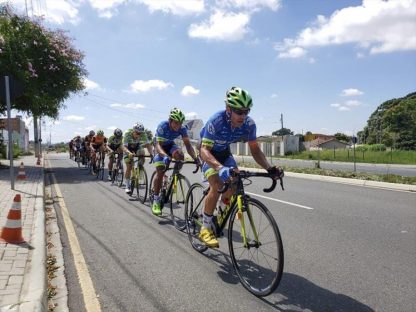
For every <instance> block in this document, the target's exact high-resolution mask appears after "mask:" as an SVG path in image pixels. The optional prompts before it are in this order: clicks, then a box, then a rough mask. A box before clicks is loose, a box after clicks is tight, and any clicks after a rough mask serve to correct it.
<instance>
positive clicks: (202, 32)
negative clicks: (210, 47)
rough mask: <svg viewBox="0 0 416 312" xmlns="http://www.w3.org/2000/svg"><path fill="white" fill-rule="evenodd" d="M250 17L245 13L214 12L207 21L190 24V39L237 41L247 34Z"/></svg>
mask: <svg viewBox="0 0 416 312" xmlns="http://www.w3.org/2000/svg"><path fill="white" fill-rule="evenodd" d="M249 22H250V15H249V14H247V13H226V12H222V11H216V12H215V13H214V14H213V15H211V17H210V18H209V21H204V22H202V23H200V24H192V25H191V26H190V27H189V29H188V35H189V37H191V38H200V39H207V40H225V41H237V40H240V39H242V38H243V37H244V35H245V34H246V33H247V32H248V28H247V26H248V23H249Z"/></svg>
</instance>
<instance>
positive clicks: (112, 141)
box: [108, 128, 123, 181]
mask: <svg viewBox="0 0 416 312" xmlns="http://www.w3.org/2000/svg"><path fill="white" fill-rule="evenodd" d="M108 150H109V151H110V153H111V154H110V156H109V161H108V181H111V172H112V171H113V163H114V159H115V157H114V153H118V154H119V157H120V155H122V154H123V131H122V130H121V129H119V128H117V129H115V130H114V132H113V135H112V136H110V138H109V139H108Z"/></svg>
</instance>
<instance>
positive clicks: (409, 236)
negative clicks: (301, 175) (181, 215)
mask: <svg viewBox="0 0 416 312" xmlns="http://www.w3.org/2000/svg"><path fill="white" fill-rule="evenodd" d="M47 158H48V159H49V161H50V164H51V166H52V170H51V171H52V172H53V174H54V175H55V177H56V179H57V181H58V187H59V189H60V190H61V192H62V195H63V199H64V201H65V204H66V207H67V209H68V212H69V215H70V218H71V220H72V223H73V225H74V227H75V234H76V236H77V238H78V240H79V244H80V246H81V251H82V254H83V256H84V258H85V260H86V263H87V266H88V270H89V274H90V276H91V279H92V282H93V285H94V288H95V292H96V293H97V295H98V296H99V301H100V304H101V308H102V310H103V311H220V310H221V311H354V312H359V311H389V312H392V311H400V312H403V311H416V301H415V300H414V295H415V290H416V275H415V271H416V248H415V242H416V194H414V193H410V192H397V191H387V190H380V189H372V188H365V187H356V186H350V185H344V184H335V183H328V182H321V181H311V180H304V179H297V178H289V177H288V178H286V179H285V189H286V190H285V191H275V192H273V193H272V194H264V193H262V192H261V189H262V188H263V187H264V186H265V185H266V184H268V183H269V182H268V181H263V180H262V179H258V180H256V183H255V184H253V185H252V186H250V187H249V188H247V190H248V191H249V192H251V193H253V194H259V195H261V196H267V197H270V199H267V198H263V197H258V199H260V200H261V201H262V202H263V203H264V204H266V205H267V206H268V207H269V209H270V210H271V211H272V213H273V215H274V218H275V219H276V221H277V223H278V225H279V228H280V231H281V234H282V239H283V243H284V251H285V268H284V275H283V278H282V281H281V284H280V286H279V287H278V289H277V290H276V291H275V293H273V294H272V295H270V296H268V297H265V298H263V299H259V298H257V297H255V296H253V295H251V294H249V293H248V292H247V291H246V290H245V289H244V288H243V287H242V286H241V285H240V284H239V281H238V279H237V277H236V276H235V275H234V274H233V269H232V264H231V262H230V258H229V256H228V250H227V248H226V247H227V242H226V239H225V238H222V239H220V245H221V247H220V249H219V250H209V251H207V252H206V253H205V254H204V255H203V254H199V253H197V252H196V251H194V250H193V249H192V248H191V245H190V243H189V241H188V238H187V236H186V234H185V233H182V232H179V231H177V230H176V229H175V228H174V226H173V225H172V224H171V223H170V221H169V219H167V218H166V217H162V218H158V217H154V216H153V215H152V214H151V211H150V208H149V206H148V204H147V203H146V205H141V204H139V203H138V202H136V201H132V200H129V198H128V196H126V195H125V194H124V190H122V189H120V188H118V187H116V186H113V185H111V183H108V182H101V181H98V182H97V181H96V180H95V178H93V177H92V176H90V175H88V174H87V173H86V172H85V170H80V169H78V168H76V167H75V163H74V162H73V161H71V160H69V159H68V158H67V154H65V155H63V154H49V155H48V156H47ZM191 169H192V170H193V169H194V168H189V167H188V168H184V169H183V170H184V172H185V174H186V175H187V176H189V177H190V178H192V180H193V181H197V180H199V179H200V177H199V175H192V174H191V173H190V172H191ZM149 170H150V167H149ZM276 200H281V201H284V202H279V201H276ZM294 204H295V205H294ZM296 204H297V205H298V206H296ZM299 205H301V206H299ZM302 206H303V207H302ZM301 207H302V208H301ZM305 208H310V209H305ZM57 209H58V215H59V219H60V221H59V222H60V227H61V232H62V234H63V235H62V237H63V240H64V246H65V248H64V256H65V267H66V272H67V280H68V284H69V292H70V296H69V305H70V310H71V311H85V309H84V308H83V305H84V303H83V297H82V290H81V288H80V286H79V284H78V279H77V277H76V276H77V275H76V274H77V273H76V271H75V266H74V263H73V259H72V254H71V252H70V250H69V243H68V241H67V237H66V230H65V227H64V226H63V224H62V215H61V212H60V211H59V210H60V209H59V207H57Z"/></svg>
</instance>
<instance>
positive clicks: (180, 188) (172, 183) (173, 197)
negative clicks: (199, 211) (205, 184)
mask: <svg viewBox="0 0 416 312" xmlns="http://www.w3.org/2000/svg"><path fill="white" fill-rule="evenodd" d="M172 162H173V163H174V166H173V168H170V164H171V163H172ZM184 164H194V165H196V163H195V161H179V160H171V161H170V162H169V163H168V164H167V165H166V169H165V171H164V175H163V182H162V188H161V189H160V193H159V195H160V209H161V210H163V207H164V205H165V204H167V203H169V202H170V217H171V220H172V222H173V224H174V225H175V227H176V228H177V229H178V230H179V231H183V230H184V229H185V227H186V224H185V199H186V194H187V191H188V190H189V187H190V185H191V183H190V182H189V180H188V179H187V178H186V177H185V176H184V175H182V174H181V173H180V170H181V168H182V165H184ZM169 170H172V174H171V175H170V177H168V176H167V174H166V172H167V171H169ZM198 170H199V166H198V165H197V168H196V169H195V170H194V171H193V172H192V173H196V172H197V171H198ZM155 175H156V171H155V172H153V174H152V177H151V179H150V191H149V194H150V195H149V198H150V207H152V205H153V188H152V187H153V180H154V178H155Z"/></svg>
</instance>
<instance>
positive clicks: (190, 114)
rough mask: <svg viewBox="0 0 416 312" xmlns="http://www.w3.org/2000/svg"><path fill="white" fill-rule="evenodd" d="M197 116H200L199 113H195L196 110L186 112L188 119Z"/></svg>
mask: <svg viewBox="0 0 416 312" xmlns="http://www.w3.org/2000/svg"><path fill="white" fill-rule="evenodd" d="M197 118H198V113H195V112H190V113H185V119H186V120H189V119H197Z"/></svg>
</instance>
